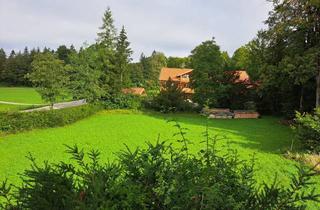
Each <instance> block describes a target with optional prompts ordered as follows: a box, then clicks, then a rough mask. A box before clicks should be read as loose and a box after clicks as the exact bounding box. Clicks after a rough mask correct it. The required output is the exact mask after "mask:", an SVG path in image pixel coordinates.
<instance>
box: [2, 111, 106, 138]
mask: <svg viewBox="0 0 320 210" xmlns="http://www.w3.org/2000/svg"><path fill="white" fill-rule="evenodd" d="M101 109H102V106H100V105H83V106H79V107H72V108H66V109H59V110H49V111H36V112H2V113H0V131H2V132H9V133H12V132H18V131H24V130H31V129H35V128H49V127H58V126H64V125H67V124H70V123H73V122H76V121H78V120H80V119H83V118H86V117H88V116H90V115H92V114H94V113H96V112H97V111H99V110H101Z"/></svg>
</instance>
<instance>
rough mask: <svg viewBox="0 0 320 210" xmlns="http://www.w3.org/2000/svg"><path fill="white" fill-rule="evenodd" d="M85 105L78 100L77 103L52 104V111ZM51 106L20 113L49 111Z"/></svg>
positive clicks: (83, 101)
mask: <svg viewBox="0 0 320 210" xmlns="http://www.w3.org/2000/svg"><path fill="white" fill-rule="evenodd" d="M85 104H87V102H86V100H85V99H82V100H78V101H70V102H62V103H56V104H53V107H52V108H53V109H64V108H69V107H76V106H82V105H85ZM50 109H51V106H44V107H40V108H35V109H27V110H23V111H21V112H35V111H46V110H50Z"/></svg>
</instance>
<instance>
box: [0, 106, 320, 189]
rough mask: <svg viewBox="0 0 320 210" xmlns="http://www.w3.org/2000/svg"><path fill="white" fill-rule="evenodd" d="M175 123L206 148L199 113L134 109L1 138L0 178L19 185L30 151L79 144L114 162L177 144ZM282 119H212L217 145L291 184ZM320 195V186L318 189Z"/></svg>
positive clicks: (265, 176) (55, 154)
mask: <svg viewBox="0 0 320 210" xmlns="http://www.w3.org/2000/svg"><path fill="white" fill-rule="evenodd" d="M172 118H174V119H176V120H177V121H178V122H179V123H180V124H181V125H182V126H183V127H185V128H188V129H189V131H188V133H187V137H188V139H190V140H192V142H193V145H192V146H191V150H192V151H196V150H197V149H199V148H200V147H201V143H200V142H201V141H202V140H203V138H202V135H203V132H204V131H205V128H206V123H207V120H206V118H204V117H202V116H199V115H194V114H175V115H161V114H150V113H149V114H147V113H145V114H143V113H132V112H130V111H127V112H126V111H120V112H115V111H113V112H108V111H104V112H101V113H98V114H96V115H94V116H92V117H90V118H87V119H85V120H82V121H79V122H77V123H75V124H72V125H69V126H66V127H61V128H52V129H43V130H34V131H30V132H25V133H20V134H12V135H7V136H2V137H0V180H2V179H4V178H9V180H10V181H12V182H17V180H18V176H17V173H18V172H21V171H22V170H23V169H25V168H27V167H28V166H29V162H28V160H26V158H25V156H26V155H27V154H28V152H31V153H32V154H33V155H34V157H36V158H37V160H38V161H39V162H42V161H44V160H50V161H54V162H58V161H61V160H68V156H67V155H66V154H65V153H64V150H65V147H64V146H63V145H64V144H67V145H73V144H78V145H79V146H80V147H83V148H85V149H87V150H88V149H89V148H96V149H100V150H101V151H102V154H103V156H102V158H103V159H104V160H106V159H107V158H110V159H113V158H114V157H115V155H114V153H115V152H117V151H119V150H120V149H123V148H124V144H127V145H128V146H129V147H130V148H135V147H137V146H143V145H144V142H145V141H152V142H155V141H156V140H157V137H158V134H160V138H161V139H162V140H168V141H175V140H174V139H176V138H177V137H173V134H174V133H175V132H176V131H177V130H176V128H174V127H173V124H172V123H167V120H168V119H172ZM278 120H279V119H277V118H274V117H263V118H262V119H258V120H244V119H238V120H208V126H209V129H210V133H211V134H212V135H215V134H221V135H222V134H223V135H225V136H226V139H224V140H220V141H219V142H218V148H219V149H220V150H221V151H222V152H223V151H226V150H227V148H228V147H230V148H234V149H237V150H238V152H239V154H240V157H241V158H242V159H249V158H250V156H251V155H253V154H255V157H256V159H257V162H256V166H257V169H258V171H257V173H256V178H257V179H258V180H259V181H261V182H262V181H266V182H268V183H270V182H271V181H272V180H273V178H274V176H275V173H277V174H278V179H279V180H280V181H281V183H282V184H284V185H286V184H287V183H288V177H289V174H288V172H294V170H295V167H294V166H295V164H297V163H296V162H293V161H291V160H287V159H285V158H283V156H282V155H281V153H282V152H283V151H284V150H285V149H286V148H288V147H289V146H290V143H291V139H292V132H291V130H290V128H289V127H286V126H283V125H280V124H279V123H278ZM317 181H320V179H317ZM318 190H319V192H320V185H319V189H318Z"/></svg>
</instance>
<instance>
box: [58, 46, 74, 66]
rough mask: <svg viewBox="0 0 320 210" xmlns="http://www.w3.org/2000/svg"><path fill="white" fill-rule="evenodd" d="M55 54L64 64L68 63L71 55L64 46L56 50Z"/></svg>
mask: <svg viewBox="0 0 320 210" xmlns="http://www.w3.org/2000/svg"><path fill="white" fill-rule="evenodd" d="M56 54H57V56H58V58H59V59H60V60H62V61H64V63H65V64H69V63H70V59H69V56H70V54H71V50H70V49H68V48H67V47H66V46H65V45H60V46H59V47H58V48H57V50H56Z"/></svg>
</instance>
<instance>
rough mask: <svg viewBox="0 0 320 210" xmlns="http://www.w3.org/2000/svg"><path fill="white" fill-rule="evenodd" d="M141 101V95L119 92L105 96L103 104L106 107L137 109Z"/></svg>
mask: <svg viewBox="0 0 320 210" xmlns="http://www.w3.org/2000/svg"><path fill="white" fill-rule="evenodd" d="M141 101H142V97H141V96H135V95H132V94H121V93H119V94H116V95H112V96H110V97H108V98H106V99H105V100H104V102H103V104H104V106H105V108H106V109H139V108H140V107H141Z"/></svg>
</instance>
